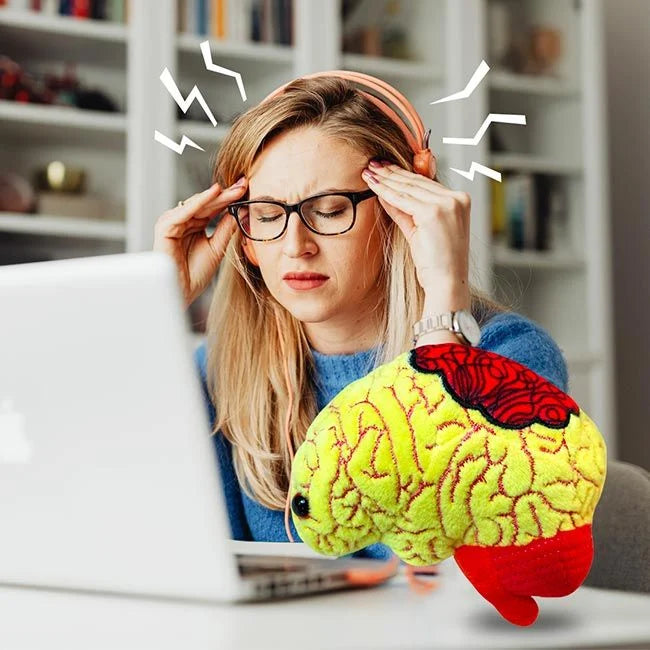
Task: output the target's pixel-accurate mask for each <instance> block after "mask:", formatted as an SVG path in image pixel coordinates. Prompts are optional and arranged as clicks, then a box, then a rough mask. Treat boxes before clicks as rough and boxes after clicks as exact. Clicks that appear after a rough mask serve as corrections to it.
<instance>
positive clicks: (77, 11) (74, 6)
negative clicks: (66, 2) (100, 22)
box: [70, 0, 90, 18]
mask: <svg viewBox="0 0 650 650" xmlns="http://www.w3.org/2000/svg"><path fill="white" fill-rule="evenodd" d="M70 15H71V16H74V17H75V18H90V0H72V2H71V4H70Z"/></svg>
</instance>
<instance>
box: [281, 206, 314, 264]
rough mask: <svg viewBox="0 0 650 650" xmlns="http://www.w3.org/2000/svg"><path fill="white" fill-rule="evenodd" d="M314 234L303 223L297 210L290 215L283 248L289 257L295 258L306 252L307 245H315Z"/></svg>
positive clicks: (283, 237)
mask: <svg viewBox="0 0 650 650" xmlns="http://www.w3.org/2000/svg"><path fill="white" fill-rule="evenodd" d="M312 234H313V233H312V232H311V230H309V228H307V226H306V225H305V224H304V223H303V221H302V219H301V218H300V215H299V214H298V211H297V210H294V211H293V212H292V213H291V214H290V215H289V221H288V223H287V229H286V230H285V233H284V235H283V236H282V239H283V240H284V241H283V246H284V248H285V252H286V253H287V255H289V256H291V257H294V256H296V255H300V254H301V253H302V252H304V249H305V244H309V243H313V239H312V237H311V235H312Z"/></svg>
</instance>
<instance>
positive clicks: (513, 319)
mask: <svg viewBox="0 0 650 650" xmlns="http://www.w3.org/2000/svg"><path fill="white" fill-rule="evenodd" d="M478 347H480V348H482V349H484V350H489V351H491V352H496V353H497V354H501V355H502V356H504V357H508V358H509V359H513V360H514V361H518V362H519V363H521V364H523V365H524V366H527V367H528V368H530V369H531V370H533V371H535V372H536V373H537V374H538V375H540V376H542V377H544V378H545V379H548V380H549V381H550V382H551V383H553V384H555V385H556V386H557V387H558V388H559V389H560V390H563V391H564V392H565V393H566V392H568V390H569V373H568V369H567V364H566V360H565V358H564V356H563V354H562V351H561V350H560V348H559V347H558V345H557V343H556V342H555V341H554V340H553V339H552V338H551V336H550V334H549V333H548V332H547V331H546V330H545V329H544V328H542V327H541V326H540V325H539V324H538V323H536V322H535V321H533V320H530V319H528V318H526V317H525V316H521V315H520V314H516V313H514V312H504V313H500V314H497V315H496V316H493V317H492V318H491V319H490V320H488V321H487V323H485V324H484V325H483V327H482V331H481V340H480V341H479V345H478Z"/></svg>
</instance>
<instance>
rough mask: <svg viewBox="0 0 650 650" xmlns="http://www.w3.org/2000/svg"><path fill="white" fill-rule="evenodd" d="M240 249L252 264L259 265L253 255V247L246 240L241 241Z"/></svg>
mask: <svg viewBox="0 0 650 650" xmlns="http://www.w3.org/2000/svg"><path fill="white" fill-rule="evenodd" d="M241 247H242V250H243V251H244V255H246V257H247V258H248V261H249V262H250V263H251V264H253V265H254V266H259V265H260V263H259V262H258V261H257V257H256V256H255V252H254V251H253V247H252V246H251V245H250V244H249V242H248V241H247V240H244V241H242V244H241Z"/></svg>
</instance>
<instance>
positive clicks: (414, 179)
mask: <svg viewBox="0 0 650 650" xmlns="http://www.w3.org/2000/svg"><path fill="white" fill-rule="evenodd" d="M370 169H371V170H372V171H373V172H375V173H379V175H380V176H382V177H386V176H390V177H398V178H404V179H406V180H407V181H408V182H409V183H412V184H414V185H417V186H418V187H425V188H428V189H431V190H434V191H438V192H440V193H442V194H457V193H458V192H456V191H454V190H452V189H450V188H448V187H445V186H444V185H442V183H439V182H438V181H434V180H433V179H432V178H426V177H425V176H422V174H416V173H415V172H411V171H409V170H408V169H404V168H403V167H400V166H399V165H395V164H393V163H390V164H384V166H383V167H371V168H370Z"/></svg>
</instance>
